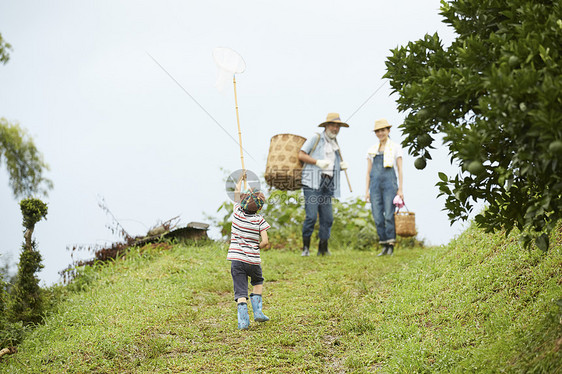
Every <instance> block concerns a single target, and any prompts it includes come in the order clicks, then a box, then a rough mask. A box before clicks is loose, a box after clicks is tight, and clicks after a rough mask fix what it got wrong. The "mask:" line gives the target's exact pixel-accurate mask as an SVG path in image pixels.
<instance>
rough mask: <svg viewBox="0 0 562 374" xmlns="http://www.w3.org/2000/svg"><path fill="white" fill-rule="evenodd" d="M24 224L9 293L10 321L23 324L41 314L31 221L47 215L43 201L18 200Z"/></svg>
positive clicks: (38, 262) (38, 258)
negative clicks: (17, 261)
mask: <svg viewBox="0 0 562 374" xmlns="http://www.w3.org/2000/svg"><path fill="white" fill-rule="evenodd" d="M20 207H21V212H22V215H23V226H24V227H25V229H26V230H25V233H24V238H25V242H24V243H23V245H22V252H21V255H20V262H19V264H18V274H17V276H16V281H15V283H14V287H13V289H12V291H11V296H10V308H9V313H10V315H11V319H12V320H13V321H22V322H23V323H25V324H29V323H38V322H40V321H41V317H42V314H43V293H42V291H41V288H40V287H39V279H38V278H37V276H36V275H35V273H37V271H39V270H40V269H41V268H43V265H42V264H41V260H42V259H41V254H40V253H39V251H37V250H36V243H35V241H34V240H33V230H34V229H35V224H36V223H37V222H39V221H40V220H41V219H43V218H45V217H47V212H48V209H47V204H45V203H44V202H42V201H41V200H39V199H33V198H29V199H24V200H22V201H20Z"/></svg>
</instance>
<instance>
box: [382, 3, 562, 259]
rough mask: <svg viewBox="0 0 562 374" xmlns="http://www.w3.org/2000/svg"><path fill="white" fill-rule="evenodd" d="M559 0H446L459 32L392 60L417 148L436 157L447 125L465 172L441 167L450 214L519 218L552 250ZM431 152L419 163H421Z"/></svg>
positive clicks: (560, 141)
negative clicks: (481, 205) (478, 207)
mask: <svg viewBox="0 0 562 374" xmlns="http://www.w3.org/2000/svg"><path fill="white" fill-rule="evenodd" d="M560 7H561V5H560V2H558V1H525V0H503V1H500V0H490V1H486V2H482V1H475V0H468V1H462V0H453V1H449V2H445V1H443V2H442V7H441V15H443V16H444V18H445V19H444V22H445V23H447V24H448V25H450V26H451V27H453V28H454V30H455V32H456V34H457V38H456V40H454V41H453V42H452V44H451V45H450V46H449V48H444V47H443V45H442V42H441V40H440V39H439V36H438V35H437V34H434V35H429V34H428V35H426V36H425V37H424V38H423V39H421V40H418V41H416V42H410V43H408V44H407V45H406V46H402V47H399V48H396V49H394V50H393V51H392V56H390V57H388V60H387V62H386V65H387V73H386V75H385V77H387V78H390V81H391V85H392V88H393V90H394V92H397V93H398V94H399V98H398V100H397V102H398V109H399V110H400V111H409V113H408V115H407V116H406V118H405V120H404V123H403V124H402V125H401V126H400V127H401V128H402V130H403V133H404V135H405V139H404V141H403V143H402V144H403V145H404V146H405V147H408V148H409V152H410V154H412V155H415V156H420V158H422V159H424V160H425V159H431V155H430V149H432V148H433V146H432V143H433V141H434V138H435V136H436V135H438V134H443V141H444V143H445V144H446V145H447V146H448V148H449V151H450V155H451V160H456V161H458V162H459V164H460V165H461V167H462V170H463V172H461V173H460V174H459V175H456V176H454V177H449V176H447V175H445V174H444V173H440V174H439V177H440V181H439V182H438V186H439V189H440V195H441V194H442V195H446V197H447V199H446V204H445V208H446V210H448V212H449V218H450V220H451V221H456V220H458V219H463V220H465V219H467V217H468V216H469V214H470V212H471V211H472V209H473V206H474V202H475V201H476V200H481V199H484V200H486V201H487V203H488V208H487V209H486V210H485V211H483V212H482V213H480V214H478V215H477V216H476V218H475V219H476V222H477V223H478V224H479V225H481V226H482V227H484V228H486V229H487V230H488V231H492V230H494V229H497V228H502V227H503V228H505V229H506V230H507V232H508V233H509V232H510V231H511V230H512V229H513V228H514V227H517V228H518V229H519V230H521V231H524V232H525V234H524V235H523V237H522V240H523V242H524V244H525V245H526V246H529V245H530V243H531V240H532V239H531V238H532V237H535V238H536V241H535V243H536V244H537V245H538V247H539V248H541V249H543V250H547V248H548V235H547V233H548V232H550V231H551V230H552V229H553V227H554V225H555V224H556V221H558V220H559V219H560V218H561V217H562V216H561V215H562V198H561V197H562V126H561V125H560V124H561V123H562V101H561V99H560V97H562V92H561V90H562V64H561V61H560V53H561V52H562V45H561V43H560V41H561V40H562V21H561V19H562V10H561V8H560ZM422 164H423V162H420V163H419V166H422Z"/></svg>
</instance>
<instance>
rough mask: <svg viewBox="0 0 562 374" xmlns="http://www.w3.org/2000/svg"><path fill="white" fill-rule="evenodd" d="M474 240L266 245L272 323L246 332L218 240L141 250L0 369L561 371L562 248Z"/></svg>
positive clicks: (98, 274) (67, 305)
mask: <svg viewBox="0 0 562 374" xmlns="http://www.w3.org/2000/svg"><path fill="white" fill-rule="evenodd" d="M477 240H479V239H478V237H477V236H475V237H468V238H467V239H466V240H465V241H463V242H460V241H459V242H458V243H456V245H457V246H461V247H462V246H463V245H465V246H466V248H465V249H463V250H461V251H460V252H458V253H452V252H450V251H449V250H448V249H447V248H432V249H413V250H398V251H397V252H396V254H395V255H394V256H393V257H382V258H379V257H377V256H376V252H359V251H335V252H334V254H333V255H332V256H331V257H323V258H319V257H316V256H311V257H309V258H301V257H300V255H299V254H298V253H296V252H280V251H268V252H266V253H264V254H263V262H264V263H263V270H264V276H265V278H266V283H265V288H264V312H265V313H266V314H267V315H268V316H269V317H270V318H271V321H269V322H266V323H263V324H258V323H255V322H253V319H252V324H251V326H250V329H249V330H248V331H239V330H238V329H237V321H236V308H235V304H234V301H233V292H232V285H231V278H230V268H229V262H227V261H226V260H225V247H224V246H220V245H218V244H212V245H209V246H201V247H185V246H177V247H173V248H171V249H168V250H164V249H151V250H148V251H145V252H144V253H143V254H142V255H141V254H140V253H139V251H134V252H132V253H131V254H129V255H128V257H127V259H126V260H123V261H117V262H115V263H114V264H112V265H110V266H105V267H102V268H101V269H98V270H97V271H90V272H88V273H87V274H86V276H85V277H84V278H83V280H82V281H81V282H78V283H77V284H76V285H75V286H74V287H80V286H81V284H83V283H84V282H86V281H88V282H87V284H84V290H83V291H81V292H78V293H70V294H69V295H68V299H67V300H66V301H65V302H63V303H61V305H60V307H59V310H58V311H57V312H56V313H54V314H52V315H51V316H50V317H49V318H48V319H47V320H46V323H45V325H43V326H40V327H38V328H37V329H35V330H34V332H33V333H32V335H31V336H30V337H29V338H28V339H26V340H25V341H24V343H22V345H21V346H20V347H19V353H18V354H16V355H13V356H10V357H9V358H8V359H7V360H4V361H3V362H1V363H0V371H1V372H4V371H3V370H5V372H8V373H21V372H24V373H87V372H94V373H145V372H146V373H152V372H158V373H179V372H194V373H196V372H200V373H206V372H217V373H226V372H244V373H254V372H260V373H303V372H304V373H309V372H318V373H342V372H375V371H376V372H393V373H394V372H403V373H408V372H497V371H498V370H500V369H505V368H507V370H506V371H507V372H520V371H521V372H524V371H527V370H529V369H528V368H535V371H536V372H556V370H558V371H559V372H560V370H561V368H560V366H558V365H557V364H556V362H562V361H560V360H559V359H560V358H562V355H561V353H560V352H561V351H562V350H561V349H560V348H561V347H560V346H561V345H562V328H561V326H562V325H560V324H559V323H558V324H557V322H558V321H557V320H556V318H558V317H559V316H558V315H557V314H556V313H557V309H556V306H555V305H554V304H553V302H552V300H553V298H554V297H555V295H560V279H562V270H561V267H560V266H557V265H560V264H562V261H561V259H562V254H561V251H560V248H559V246H558V247H557V249H556V248H555V249H553V254H552V256H550V257H547V258H545V257H544V256H543V257H539V255H538V254H533V253H529V252H523V251H520V250H518V251H510V250H509V248H507V247H505V246H504V247H502V248H503V249H502V251H503V252H505V253H506V254H505V255H500V253H501V252H500V251H499V249H494V248H496V247H497V246H501V245H503V244H500V243H502V242H501V241H500V239H498V241H497V243H496V244H497V246H496V247H494V245H495V244H494V242H493V241H490V239H489V238H488V239H486V247H485V249H480V250H471V249H470V248H472V247H470V245H474V244H475V243H474V242H475V241H477ZM482 240H484V239H482ZM476 244H477V245H479V246H480V247H482V245H480V244H479V243H476ZM490 248H491V249H490ZM506 248H507V249H506ZM471 251H472V252H471ZM483 259H484V260H483ZM509 264H513V265H512V266H511V267H509ZM494 271H495V272H497V274H496V276H494V277H489V275H490V274H491V273H492V272H494ZM515 282H519V283H518V286H517V287H514V286H513V285H514V284H516V283H515ZM516 288H517V289H518V290H519V291H517V292H516V291H515V290H516ZM250 316H251V314H250ZM553 321H554V322H553ZM559 338H560V340H558V339H559ZM557 344H558V345H557ZM533 350H535V351H534V352H535V353H533ZM525 352H530V353H528V354H527V353H525ZM537 352H538V353H537ZM510 368H511V369H513V370H510ZM518 368H523V369H521V370H519V369H518ZM525 368H527V369H525ZM536 368H538V369H536Z"/></svg>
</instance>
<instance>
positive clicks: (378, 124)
mask: <svg viewBox="0 0 562 374" xmlns="http://www.w3.org/2000/svg"><path fill="white" fill-rule="evenodd" d="M387 127H388V128H390V127H392V125H391V124H390V123H388V121H387V120H386V118H381V119H378V120H376V121H375V130H374V131H377V130H380V129H385V128H387Z"/></svg>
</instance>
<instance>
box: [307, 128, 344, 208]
mask: <svg viewBox="0 0 562 374" xmlns="http://www.w3.org/2000/svg"><path fill="white" fill-rule="evenodd" d="M318 137H320V139H319V140H318V145H316V149H314V151H312V148H313V147H314V143H316V140H317V139H318ZM325 144H326V138H325V135H324V132H323V133H321V134H318V133H316V134H314V135H313V136H312V137H310V138H308V139H307V140H306V142H304V144H303V145H302V147H301V150H302V151H304V152H306V153H307V154H308V155H309V156H310V157H312V158H314V159H316V160H322V159H324V158H325V155H324V145H325ZM310 151H312V154H311V153H310ZM340 171H341V169H340V155H339V152H336V162H335V164H334V187H335V191H334V197H338V198H339V197H340ZM321 176H322V169H320V168H319V167H318V166H316V165H313V164H308V163H304V167H303V169H302V184H303V185H304V186H306V187H309V188H312V189H315V190H317V189H319V188H320V180H321Z"/></svg>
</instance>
